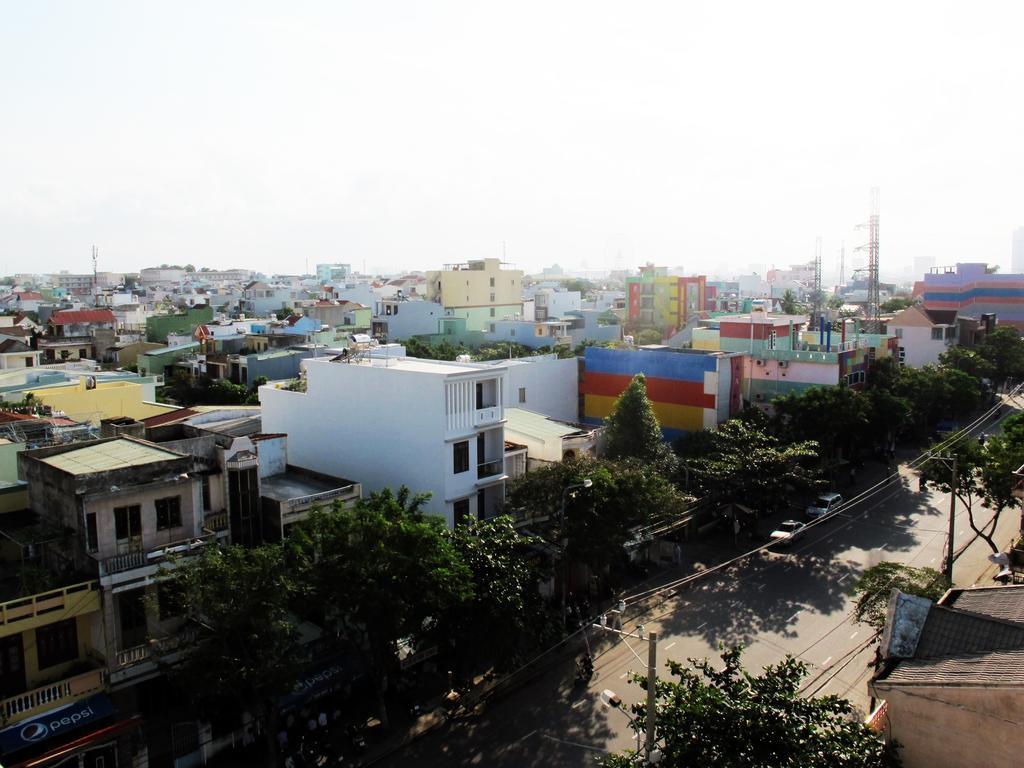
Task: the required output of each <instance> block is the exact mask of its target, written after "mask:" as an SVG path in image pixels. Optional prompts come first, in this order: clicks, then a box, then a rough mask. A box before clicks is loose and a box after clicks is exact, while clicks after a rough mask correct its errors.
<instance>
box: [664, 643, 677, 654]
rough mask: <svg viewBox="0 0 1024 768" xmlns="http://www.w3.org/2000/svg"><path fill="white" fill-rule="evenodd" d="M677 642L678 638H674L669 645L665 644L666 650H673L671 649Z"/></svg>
mask: <svg viewBox="0 0 1024 768" xmlns="http://www.w3.org/2000/svg"><path fill="white" fill-rule="evenodd" d="M676 642H677V641H676V640H673V641H672V642H671V643H669V644H668V645H666V646H665V650H666V651H671V650H672V646H673V645H675V644H676Z"/></svg>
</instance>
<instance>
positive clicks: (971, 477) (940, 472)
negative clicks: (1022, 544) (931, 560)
mask: <svg viewBox="0 0 1024 768" xmlns="http://www.w3.org/2000/svg"><path fill="white" fill-rule="evenodd" d="M928 453H930V454H934V455H935V456H936V457H939V456H944V457H947V458H945V459H943V458H931V459H929V460H927V461H925V462H924V463H923V464H921V465H920V467H919V468H918V475H919V476H920V478H921V480H922V481H923V482H924V483H926V484H928V485H931V486H933V487H935V488H937V489H939V490H940V491H942V492H943V493H950V492H952V489H953V485H952V481H953V478H954V473H953V466H952V465H953V462H952V459H953V458H954V457H955V458H956V474H955V477H956V498H957V501H958V510H957V514H958V515H963V513H964V511H965V510H966V512H967V524H968V525H969V526H970V527H971V530H972V531H974V532H975V533H976V534H977V535H978V537H979V538H981V539H983V540H984V541H985V543H986V544H988V546H989V548H990V549H991V550H992V551H993V552H998V551H999V547H997V546H996V543H995V540H994V538H993V536H994V534H995V529H996V525H997V524H998V522H999V513H1000V512H1002V510H1003V506H1005V504H1007V503H1008V500H1007V499H1005V498H1004V497H1002V494H1001V493H1000V492H999V491H998V490H997V489H996V487H995V486H993V487H992V488H991V489H990V490H989V492H990V493H992V494H993V498H996V497H999V498H998V502H999V503H1000V504H1002V505H1003V506H998V507H997V508H996V509H995V510H994V513H995V514H994V515H993V517H992V520H990V521H989V523H988V524H986V525H985V526H984V527H982V526H979V525H978V524H977V522H976V521H975V519H974V513H975V509H974V503H975V502H976V501H978V500H979V499H981V500H984V499H985V496H986V487H985V475H984V469H985V465H986V463H987V461H988V451H987V449H986V448H985V447H984V446H982V445H979V443H978V442H977V441H976V440H971V439H969V438H968V439H966V440H961V441H960V442H958V443H955V444H953V445H943V444H941V443H940V444H938V445H936V446H933V447H932V448H931V449H930V450H929V451H928ZM1011 498H1012V497H1011Z"/></svg>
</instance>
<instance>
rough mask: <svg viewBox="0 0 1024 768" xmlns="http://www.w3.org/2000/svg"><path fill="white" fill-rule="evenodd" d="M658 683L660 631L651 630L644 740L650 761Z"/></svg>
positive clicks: (648, 650) (648, 642)
mask: <svg viewBox="0 0 1024 768" xmlns="http://www.w3.org/2000/svg"><path fill="white" fill-rule="evenodd" d="M657 684H658V633H657V632H651V633H650V634H649V635H648V636H647V723H646V725H647V740H646V741H645V742H644V753H645V756H646V757H647V762H648V763H649V762H650V761H651V753H652V752H653V751H654V736H655V733H654V725H655V720H656V719H657V716H658V708H657V703H656V699H657Z"/></svg>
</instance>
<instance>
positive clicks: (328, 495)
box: [287, 484, 355, 510]
mask: <svg viewBox="0 0 1024 768" xmlns="http://www.w3.org/2000/svg"><path fill="white" fill-rule="evenodd" d="M354 487H355V485H354V484H353V485H346V486H344V487H342V488H334V489H333V490H330V491H323V492H322V493H311V494H309V495H308V496H300V497H298V498H296V499H289V500H288V502H287V504H288V509H290V510H294V509H297V508H298V507H302V506H308V505H310V504H317V503H319V502H323V501H333V500H334V499H337V498H341V497H342V496H347V495H349V494H350V493H352V489H353V488H354Z"/></svg>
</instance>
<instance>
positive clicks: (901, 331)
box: [893, 328, 903, 339]
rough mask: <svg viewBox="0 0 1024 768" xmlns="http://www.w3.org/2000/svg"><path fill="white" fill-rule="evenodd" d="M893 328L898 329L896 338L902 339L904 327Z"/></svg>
mask: <svg viewBox="0 0 1024 768" xmlns="http://www.w3.org/2000/svg"><path fill="white" fill-rule="evenodd" d="M893 330H894V331H896V338H897V339H902V338H903V329H902V328H893Z"/></svg>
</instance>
